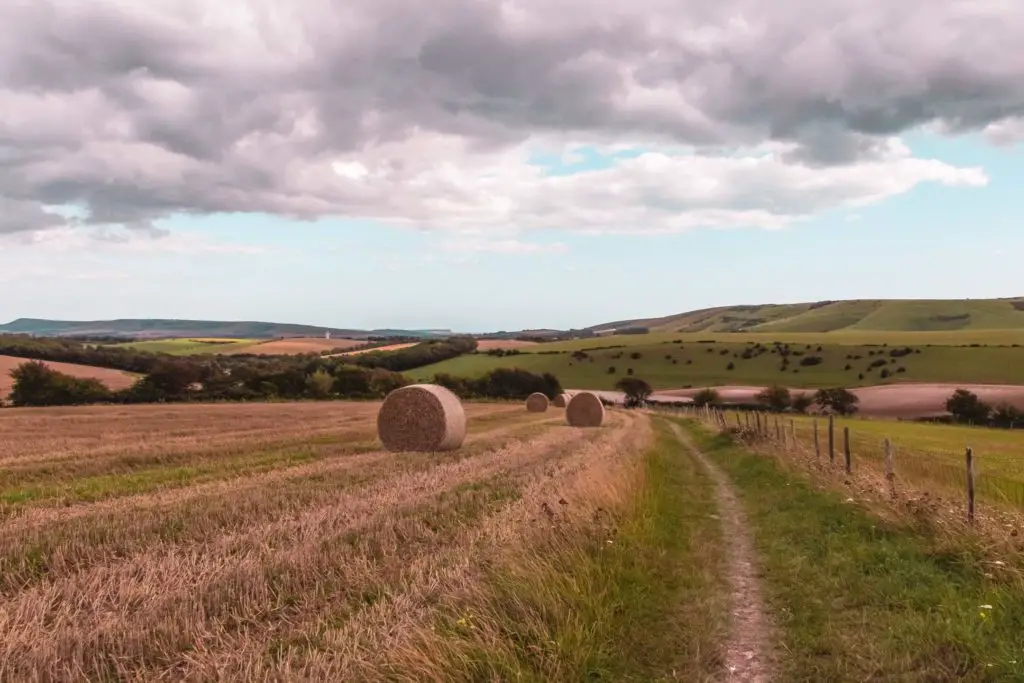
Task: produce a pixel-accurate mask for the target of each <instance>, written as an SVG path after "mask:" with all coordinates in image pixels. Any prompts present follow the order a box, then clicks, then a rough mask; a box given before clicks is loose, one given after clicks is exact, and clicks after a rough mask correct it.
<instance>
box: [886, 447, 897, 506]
mask: <svg viewBox="0 0 1024 683" xmlns="http://www.w3.org/2000/svg"><path fill="white" fill-rule="evenodd" d="M885 480H886V481H887V482H889V495H890V496H892V497H893V498H895V497H896V473H895V472H894V471H893V469H892V441H890V440H889V437H886V438H885Z"/></svg>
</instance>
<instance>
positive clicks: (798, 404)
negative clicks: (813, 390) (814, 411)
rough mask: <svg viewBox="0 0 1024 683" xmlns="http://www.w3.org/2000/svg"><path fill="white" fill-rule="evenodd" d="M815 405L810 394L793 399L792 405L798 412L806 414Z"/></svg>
mask: <svg viewBox="0 0 1024 683" xmlns="http://www.w3.org/2000/svg"><path fill="white" fill-rule="evenodd" d="M813 403H814V398H813V397H812V396H811V395H810V394H804V393H800V394H797V395H796V396H794V397H793V402H792V403H791V404H790V405H792V406H793V410H795V411H796V412H798V413H806V412H807V409H808V408H810V407H811V405H812V404H813Z"/></svg>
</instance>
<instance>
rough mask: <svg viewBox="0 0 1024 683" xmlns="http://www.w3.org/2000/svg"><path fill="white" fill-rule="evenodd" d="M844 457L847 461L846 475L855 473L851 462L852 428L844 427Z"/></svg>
mask: <svg viewBox="0 0 1024 683" xmlns="http://www.w3.org/2000/svg"><path fill="white" fill-rule="evenodd" d="M843 457H844V458H845V459H846V473H847V474H850V473H851V472H852V471H853V463H852V462H851V461H850V428H849V427H843Z"/></svg>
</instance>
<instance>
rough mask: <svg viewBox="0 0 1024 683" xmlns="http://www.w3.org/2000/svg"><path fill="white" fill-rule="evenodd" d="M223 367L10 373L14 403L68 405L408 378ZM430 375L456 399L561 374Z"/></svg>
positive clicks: (361, 387) (342, 369) (382, 388)
mask: <svg viewBox="0 0 1024 683" xmlns="http://www.w3.org/2000/svg"><path fill="white" fill-rule="evenodd" d="M231 370H233V371H230V372H229V371H224V370H223V369H217V368H215V367H214V366H212V365H207V366H196V365H193V364H191V363H189V362H188V361H183V360H174V361H164V362H161V363H160V364H158V365H157V366H155V367H154V368H153V370H152V372H150V374H148V375H146V376H145V377H142V378H140V379H139V380H138V381H137V382H136V383H135V384H134V385H133V386H131V387H130V388H128V389H122V390H117V391H114V390H111V389H109V388H108V387H107V386H106V385H104V384H103V383H102V382H100V381H98V380H95V379H82V378H77V377H72V376H70V375H67V374H65V373H62V372H59V371H57V370H54V369H53V368H51V367H50V366H48V365H46V363H44V362H42V361H36V360H28V361H25V362H24V363H22V364H21V365H19V366H18V367H17V368H15V369H14V370H12V371H11V373H10V374H11V377H12V378H13V379H14V386H13V388H12V391H11V393H10V396H9V399H10V402H11V404H12V405H13V406H16V407H26V406H71V405H86V404H98V403H118V404H129V403H174V402H186V401H266V400H278V399H280V400H297V399H315V400H332V399H350V400H351V399H378V398H383V397H384V396H386V395H387V394H388V393H390V392H391V391H393V390H394V389H398V388H399V387H403V386H406V385H408V384H410V383H412V380H410V379H409V378H408V377H406V376H405V375H403V374H401V373H398V372H392V371H391V370H387V369H385V368H366V367H360V366H357V365H352V364H348V363H333V362H315V361H314V362H309V363H306V364H305V365H300V364H295V365H292V366H275V365H267V366H265V367H262V368H256V367H251V366H241V367H238V368H234V369H231ZM435 381H436V382H437V383H438V384H441V385H442V386H446V387H448V388H449V389H451V390H452V391H454V392H455V393H456V394H458V395H459V396H460V397H461V398H466V399H469V398H492V399H519V400H521V399H525V398H526V397H527V396H529V395H530V394H532V393H533V392H535V391H540V392H542V393H544V394H546V395H547V396H548V397H549V398H554V397H555V396H557V395H558V394H560V393H562V387H561V384H560V383H559V381H558V378H556V377H555V376H553V375H551V374H549V373H545V374H543V375H537V374H534V373H531V372H528V371H526V370H518V369H514V370H513V369H507V368H499V369H496V370H493V371H491V372H489V373H488V374H486V375H484V376H483V377H478V378H461V377H454V376H451V375H439V376H438V377H437V378H435Z"/></svg>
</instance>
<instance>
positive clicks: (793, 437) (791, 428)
mask: <svg viewBox="0 0 1024 683" xmlns="http://www.w3.org/2000/svg"><path fill="white" fill-rule="evenodd" d="M789 439H790V441H792V442H793V450H794V451H795V450H796V422H795V421H793V420H790V421H789Z"/></svg>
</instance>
